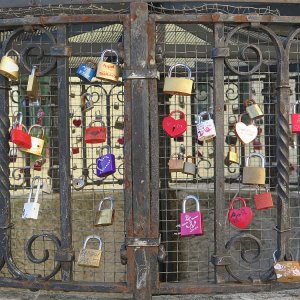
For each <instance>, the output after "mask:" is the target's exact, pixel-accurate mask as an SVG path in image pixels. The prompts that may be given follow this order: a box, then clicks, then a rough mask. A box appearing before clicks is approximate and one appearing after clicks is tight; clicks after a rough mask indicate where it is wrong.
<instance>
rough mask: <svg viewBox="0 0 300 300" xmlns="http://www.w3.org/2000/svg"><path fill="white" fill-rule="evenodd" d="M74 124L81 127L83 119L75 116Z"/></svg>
mask: <svg viewBox="0 0 300 300" xmlns="http://www.w3.org/2000/svg"><path fill="white" fill-rule="evenodd" d="M73 125H74V126H75V127H79V126H80V125H81V119H80V118H74V120H73Z"/></svg>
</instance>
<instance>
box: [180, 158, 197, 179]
mask: <svg viewBox="0 0 300 300" xmlns="http://www.w3.org/2000/svg"><path fill="white" fill-rule="evenodd" d="M189 158H191V160H192V162H189V161H188V159H189ZM182 173H184V174H187V175H196V159H195V157H193V156H191V155H188V156H187V157H186V158H185V162H184V163H183V171H182Z"/></svg>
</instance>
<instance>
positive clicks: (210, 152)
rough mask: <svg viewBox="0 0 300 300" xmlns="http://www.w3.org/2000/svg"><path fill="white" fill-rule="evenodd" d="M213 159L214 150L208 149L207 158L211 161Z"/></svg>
mask: <svg viewBox="0 0 300 300" xmlns="http://www.w3.org/2000/svg"><path fill="white" fill-rule="evenodd" d="M202 156H203V155H202ZM214 157H215V150H214V148H209V149H208V158H210V159H212V158H214Z"/></svg>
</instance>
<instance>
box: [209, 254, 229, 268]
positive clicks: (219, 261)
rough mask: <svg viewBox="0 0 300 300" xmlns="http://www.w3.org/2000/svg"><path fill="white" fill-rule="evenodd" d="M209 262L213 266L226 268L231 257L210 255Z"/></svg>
mask: <svg viewBox="0 0 300 300" xmlns="http://www.w3.org/2000/svg"><path fill="white" fill-rule="evenodd" d="M210 261H211V263H212V264H213V265H215V266H227V265H230V263H231V256H229V255H224V256H218V255H212V256H211V260H210Z"/></svg>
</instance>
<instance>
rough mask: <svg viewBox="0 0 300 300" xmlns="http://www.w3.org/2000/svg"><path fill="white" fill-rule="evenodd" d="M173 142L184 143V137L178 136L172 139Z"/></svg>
mask: <svg viewBox="0 0 300 300" xmlns="http://www.w3.org/2000/svg"><path fill="white" fill-rule="evenodd" d="M174 141H175V142H184V135H183V134H182V135H179V136H175V137H174Z"/></svg>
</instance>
